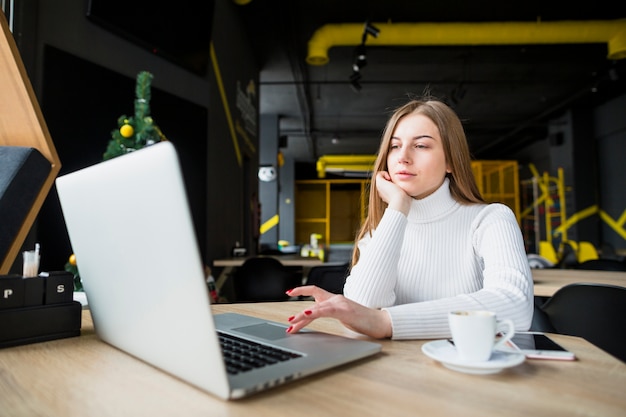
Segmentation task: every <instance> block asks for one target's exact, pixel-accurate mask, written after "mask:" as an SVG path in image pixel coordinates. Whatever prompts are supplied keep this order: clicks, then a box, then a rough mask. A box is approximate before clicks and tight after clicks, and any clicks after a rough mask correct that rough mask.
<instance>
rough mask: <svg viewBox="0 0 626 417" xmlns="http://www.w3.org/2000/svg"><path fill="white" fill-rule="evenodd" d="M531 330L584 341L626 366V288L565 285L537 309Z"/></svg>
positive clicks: (596, 285) (600, 285) (603, 285)
mask: <svg viewBox="0 0 626 417" xmlns="http://www.w3.org/2000/svg"><path fill="white" fill-rule="evenodd" d="M545 319H547V320H548V322H545V321H544V320H545ZM532 330H536V331H545V332H552V333H559V334H565V335H570V336H579V337H583V338H585V339H586V340H587V341H589V342H591V343H593V344H594V345H596V346H598V347H599V348H601V349H603V350H605V351H606V352H608V353H610V354H611V355H613V356H615V357H617V358H619V359H620V360H622V361H625V362H626V287H620V286H616V285H606V284H587V283H578V284H570V285H566V286H565V287H563V288H561V289H559V290H558V291H557V292H556V293H554V295H553V296H552V297H550V298H549V299H548V300H547V301H546V302H545V303H544V304H543V305H541V306H538V307H537V306H536V307H535V317H534V318H533V328H532Z"/></svg>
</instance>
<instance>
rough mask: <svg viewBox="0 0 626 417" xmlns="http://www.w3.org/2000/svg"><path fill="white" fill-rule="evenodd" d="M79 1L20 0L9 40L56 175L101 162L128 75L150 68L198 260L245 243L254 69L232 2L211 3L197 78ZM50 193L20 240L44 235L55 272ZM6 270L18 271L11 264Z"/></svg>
mask: <svg viewBox="0 0 626 417" xmlns="http://www.w3.org/2000/svg"><path fill="white" fill-rule="evenodd" d="M86 4H87V3H86V1H85V0H56V1H54V2H50V1H40V0H23V1H20V2H19V4H18V6H19V7H17V11H16V15H18V16H16V18H17V19H16V21H17V22H18V26H19V27H17V28H16V34H17V35H16V41H17V43H18V48H19V50H20V54H22V56H24V57H27V60H26V67H27V71H28V75H29V77H30V79H31V83H32V84H33V87H34V90H35V93H36V95H37V98H38V100H39V102H40V104H41V105H42V108H44V112H45V114H44V116H45V118H46V123H47V124H48V125H49V129H50V130H51V134H52V139H53V141H54V142H55V145H56V146H57V150H58V152H59V155H60V158H61V164H62V173H65V172H69V171H72V170H75V169H78V168H80V167H82V166H86V165H89V164H90V163H96V162H98V161H100V160H101V158H102V153H103V152H104V150H105V148H106V144H107V142H108V140H109V138H110V134H111V130H113V129H115V128H116V127H117V118H118V117H119V116H121V115H122V114H125V113H128V114H132V112H133V100H134V85H135V77H136V75H137V74H138V73H139V72H140V71H150V72H151V73H152V74H153V75H154V80H153V84H152V86H153V97H152V100H151V105H152V115H153V117H154V119H155V121H156V122H157V124H158V125H159V126H160V127H161V128H162V130H163V131H164V133H165V134H166V136H167V137H168V138H169V139H170V140H171V141H172V142H178V143H179V144H181V145H182V146H181V149H179V152H180V154H181V159H183V160H184V163H183V165H185V166H186V168H184V171H185V176H186V178H185V179H186V181H187V186H188V188H189V189H190V193H189V194H190V200H192V199H193V200H194V201H193V202H192V206H193V207H192V210H193V214H194V219H197V224H196V226H197V229H198V237H199V239H198V240H199V243H200V246H201V248H202V255H203V258H204V259H205V261H206V262H207V263H210V261H211V260H212V259H216V258H221V257H225V256H228V254H229V253H230V250H231V247H232V245H233V243H234V242H235V241H241V242H245V243H246V244H250V245H252V244H253V242H254V235H255V230H254V222H253V218H252V215H253V214H254V213H253V211H252V206H251V202H252V201H253V200H254V198H255V197H254V196H257V190H258V181H257V177H256V172H257V169H258V153H257V152H258V134H257V131H256V129H257V128H258V127H257V124H256V123H257V118H258V97H257V90H256V89H257V88H258V72H259V70H258V65H257V63H256V62H255V60H254V57H253V54H252V51H251V50H250V47H249V40H248V39H247V38H246V35H245V31H244V30H243V27H242V24H241V22H240V21H239V16H238V14H237V7H240V6H237V5H236V4H235V3H234V2H233V1H231V0H216V1H215V10H214V13H213V18H214V24H213V34H212V36H211V39H207V40H206V42H209V41H212V43H211V45H210V46H211V48H212V49H213V51H212V52H213V53H212V55H211V60H210V62H209V63H208V66H207V74H206V75H205V76H200V75H197V74H194V73H192V72H190V71H189V70H188V69H186V68H183V67H181V66H180V65H177V64H175V63H173V62H172V61H171V60H167V59H164V58H163V57H161V56H158V55H157V54H152V53H151V52H150V51H148V50H146V49H145V48H143V47H140V46H138V45H137V44H136V43H133V42H130V41H128V40H126V39H124V38H122V37H120V36H118V35H117V34H115V33H112V32H111V31H108V30H106V29H105V28H103V27H101V26H99V25H97V24H95V23H94V22H92V21H90V20H89V19H88V18H87V16H86ZM123 12H124V11H120V13H123ZM138 18H140V16H138ZM207 18H210V16H207ZM24 32H26V33H24ZM48 66H50V67H48ZM218 76H219V82H218ZM44 90H45V91H44ZM44 101H45V102H44ZM200 136H201V137H200ZM237 151H239V156H240V157H239V158H238V157H237ZM203 181H205V182H203ZM203 184H204V185H203ZM51 194H54V197H52V198H51V201H49V202H47V203H46V204H47V205H46V207H45V210H44V211H43V212H42V213H41V214H40V216H39V217H38V220H37V224H36V227H34V228H33V230H32V231H31V234H30V235H29V237H28V238H27V243H26V244H27V245H29V247H32V245H33V244H34V242H36V241H39V240H40V238H41V239H43V240H45V243H43V242H42V267H45V268H46V269H52V268H54V269H56V268H59V267H61V268H62V267H63V264H64V263H65V261H66V260H67V257H68V256H69V251H70V249H69V248H68V247H67V243H66V242H65V240H64V239H65V236H66V232H65V229H64V225H63V226H60V225H59V223H58V222H56V221H54V220H52V219H51V218H48V217H49V215H50V213H54V214H52V215H51V216H52V217H56V218H58V211H59V210H60V209H59V207H58V202H57V201H55V198H56V191H55V190H53V191H52V193H51ZM199 200H201V201H200V202H198V201H199ZM203 221H204V222H205V223H204V225H203V224H202V222H203ZM257 230H258V229H257ZM39 235H41V236H39ZM16 264H18V262H16ZM16 267H17V269H19V270H21V261H20V262H19V265H16ZM14 268H15V267H14Z"/></svg>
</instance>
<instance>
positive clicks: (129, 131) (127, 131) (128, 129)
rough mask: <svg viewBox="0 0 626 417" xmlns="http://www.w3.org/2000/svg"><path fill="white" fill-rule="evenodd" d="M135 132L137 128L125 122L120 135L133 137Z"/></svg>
mask: <svg viewBox="0 0 626 417" xmlns="http://www.w3.org/2000/svg"><path fill="white" fill-rule="evenodd" d="M134 133H135V129H133V127H132V126H131V125H129V124H125V125H123V126H122V127H120V135H122V136H124V137H125V138H129V137H131V136H132V135H133V134H134Z"/></svg>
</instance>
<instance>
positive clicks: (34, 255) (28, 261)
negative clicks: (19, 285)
mask: <svg viewBox="0 0 626 417" xmlns="http://www.w3.org/2000/svg"><path fill="white" fill-rule="evenodd" d="M39 259H40V255H39V243H37V244H35V250H27V251H24V252H23V260H24V264H23V267H22V276H23V277H24V278H32V277H36V276H37V275H39Z"/></svg>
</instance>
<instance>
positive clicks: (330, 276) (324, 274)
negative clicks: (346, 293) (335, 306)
mask: <svg viewBox="0 0 626 417" xmlns="http://www.w3.org/2000/svg"><path fill="white" fill-rule="evenodd" d="M348 271H349V266H348V263H341V264H333V265H320V266H314V267H311V269H310V270H309V273H308V275H307V279H306V285H317V286H318V287H320V288H323V289H325V290H326V291H329V292H332V293H335V294H343V285H344V284H345V282H346V277H347V276H348Z"/></svg>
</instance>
